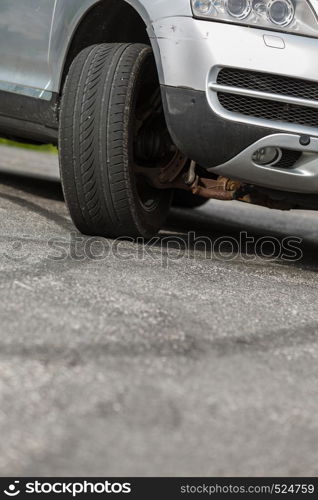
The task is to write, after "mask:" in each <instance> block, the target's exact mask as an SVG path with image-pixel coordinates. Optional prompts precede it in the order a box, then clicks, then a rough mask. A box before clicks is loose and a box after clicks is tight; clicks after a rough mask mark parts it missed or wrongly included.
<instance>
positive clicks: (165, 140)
mask: <svg viewBox="0 0 318 500" xmlns="http://www.w3.org/2000/svg"><path fill="white" fill-rule="evenodd" d="M133 136H134V140H133V165H134V176H135V183H136V190H137V195H138V198H139V203H140V204H141V205H142V207H143V209H144V210H146V211H148V212H151V211H154V210H156V208H157V207H158V205H159V203H160V200H161V199H162V196H163V195H164V194H165V193H164V191H162V190H160V189H157V188H154V187H153V186H151V184H150V183H149V180H148V179H147V178H146V177H145V176H143V175H141V174H140V173H138V172H137V169H138V168H140V167H142V168H158V167H159V168H164V167H165V166H166V165H168V164H169V163H170V162H171V159H172V158H173V157H174V155H175V154H176V152H177V148H176V147H175V146H174V144H173V142H172V139H171V137H170V134H169V132H168V129H167V125H166V121H165V116H164V110H163V106H162V101H161V91H160V85H159V81H158V78H157V76H156V68H155V63H154V60H153V56H152V55H151V57H150V56H149V57H148V59H147V61H145V63H144V65H143V67H142V69H141V71H140V75H139V79H138V84H137V92H136V99H135V106H134V116H133Z"/></svg>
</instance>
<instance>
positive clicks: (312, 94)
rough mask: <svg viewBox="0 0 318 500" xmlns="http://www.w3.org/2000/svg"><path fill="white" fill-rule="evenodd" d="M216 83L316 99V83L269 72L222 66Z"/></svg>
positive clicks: (317, 88)
mask: <svg viewBox="0 0 318 500" xmlns="http://www.w3.org/2000/svg"><path fill="white" fill-rule="evenodd" d="M217 83H219V84H221V85H228V86H232V87H239V88H245V89H250V90H258V91H260V92H272V93H273V94H279V95H285V96H291V97H301V98H302V99H312V100H318V84H317V83H315V82H310V81H308V80H299V79H296V78H289V77H286V76H279V75H272V74H270V73H257V72H253V71H244V70H239V69H232V68H224V69H222V70H221V71H220V72H219V74H218V78H217Z"/></svg>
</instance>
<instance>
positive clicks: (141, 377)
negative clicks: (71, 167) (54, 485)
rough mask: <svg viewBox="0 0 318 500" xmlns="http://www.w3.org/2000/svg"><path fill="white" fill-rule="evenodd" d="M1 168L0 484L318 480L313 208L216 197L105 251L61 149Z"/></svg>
mask: <svg viewBox="0 0 318 500" xmlns="http://www.w3.org/2000/svg"><path fill="white" fill-rule="evenodd" d="M0 167H1V170H2V173H1V174H0V215H1V219H0V220H1V231H0V270H1V301H0V310H1V313H0V314H1V316H0V321H1V323H0V435H1V439H0V475H23V476H31V475H40V476H44V475H47V476H50V475H53V476H67V475H75V476H81V475H84V476H98V475H101V476H105V475H107V476H125V475H126V476H127V475H128V476H136V475H146V476H149V475H155V476H161V475H168V476H171V475H172V476H174V475H182V476H187V475H191V476H192V475H199V476H229V475H234V476H236V475H239V476H240V475H242V476H259V475H261V476H263V475H269V476H285V475H287V476H289V475H293V476H294V475H296V476H298V475H304V476H311V475H316V476H317V475H318V416H317V415H318V383H317V382H318V300H317V298H318V280H317V268H318V256H317V258H316V246H317V244H318V214H317V215H316V214H315V213H313V212H305V211H301V212H295V211H293V212H278V211H271V210H267V209H263V208H259V207H256V208H255V207H250V206H248V205H243V204H238V203H227V204H224V203H221V202H209V203H208V205H206V206H205V207H204V208H201V209H197V210H195V211H180V210H174V211H173V212H172V214H171V217H170V219H169V221H168V223H167V229H166V230H165V231H164V232H163V233H162V235H161V238H160V240H159V241H157V242H156V243H155V244H154V245H153V246H152V247H150V248H147V249H146V250H145V248H144V247H143V246H142V245H141V244H136V243H132V242H127V243H125V242H121V243H118V244H117V245H114V244H113V245H111V242H110V241H107V240H102V239H98V240H92V239H89V238H80V237H79V235H77V233H75V232H74V228H73V226H72V223H71V221H70V219H69V216H68V213H67V211H66V208H65V205H64V203H63V199H62V193H61V188H60V186H59V184H58V182H57V181H56V180H54V179H56V178H57V175H58V174H57V164H56V158H55V156H54V155H47V154H40V153H30V152H25V151H22V150H15V149H8V148H6V147H2V148H1V149H0ZM5 170H9V171H11V172H12V171H15V172H18V171H20V172H27V171H28V172H32V174H33V175H42V174H43V175H44V176H47V178H48V179H50V180H43V179H42V180H41V179H35V178H32V177H26V176H21V175H20V176H19V175H9V174H7V173H5ZM233 227H236V230H234V229H233ZM240 231H243V232H244V231H247V233H248V236H249V237H250V238H253V239H254V244H252V243H250V244H249V247H248V248H246V249H245V248H243V249H242V248H241V251H239V250H238V248H236V245H235V241H238V240H239V232H240ZM189 232H194V233H195V235H196V236H200V237H205V238H206V240H201V244H199V243H198V242H197V241H196V242H195V243H194V242H193V241H188V233H189ZM221 236H223V237H224V236H226V237H227V240H226V241H225V242H224V240H219V238H220V237H221ZM273 236H275V238H276V239H277V241H278V244H281V245H283V244H284V245H285V244H286V241H287V240H285V238H287V237H290V236H293V237H298V238H303V239H304V242H303V243H300V242H299V241H298V243H297V245H298V253H297V252H296V254H297V256H298V257H300V255H299V249H301V252H304V256H303V257H302V258H300V260H298V261H295V260H290V257H291V252H290V251H289V252H287V254H286V255H287V257H288V258H286V255H285V252H279V250H277V247H276V252H277V257H275V258H272V259H268V258H267V259H266V258H265V257H264V256H262V255H261V251H262V250H263V252H267V254H268V255H269V254H270V251H271V245H272V243H270V241H273V240H270V241H269V242H268V244H267V245H262V244H260V243H259V240H258V238H259V237H263V238H264V237H265V238H266V239H268V238H269V237H273ZM207 238H209V239H207ZM229 238H232V239H229ZM233 238H234V239H233ZM211 241H212V244H213V245H215V247H214V252H210V251H209V248H210V247H209V246H208V243H209V242H211ZM220 241H222V242H223V243H222V244H220ZM257 241H258V243H257V244H256V242H257ZM261 241H263V240H261ZM182 242H183V243H182ZM204 242H205V243H206V246H205V245H204ZM284 242H285V243H284ZM209 244H210V243H209ZM293 245H294V246H295V243H293ZM206 248H207V251H205V249H206ZM143 250H144V251H143ZM279 253H280V257H278V255H279ZM283 257H284V258H283Z"/></svg>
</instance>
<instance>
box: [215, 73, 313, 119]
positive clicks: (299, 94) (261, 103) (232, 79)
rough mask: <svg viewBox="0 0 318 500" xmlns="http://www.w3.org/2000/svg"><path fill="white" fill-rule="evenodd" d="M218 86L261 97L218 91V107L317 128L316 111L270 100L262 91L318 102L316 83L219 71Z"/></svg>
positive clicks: (266, 74)
mask: <svg viewBox="0 0 318 500" xmlns="http://www.w3.org/2000/svg"><path fill="white" fill-rule="evenodd" d="M217 84H219V85H225V86H231V87H236V88H238V89H239V88H242V89H243V88H244V89H248V90H253V91H257V92H259V93H260V97H249V96H245V95H244V96H243V95H236V94H231V93H230V92H231V90H230V89H229V93H225V92H218V98H219V101H220V103H221V105H222V106H223V107H224V108H225V109H226V110H228V111H231V112H234V113H239V114H242V115H245V116H251V117H255V118H262V119H264V120H270V121H276V122H286V123H293V124H296V125H303V126H308V127H318V109H317V108H312V107H308V106H302V105H296V104H292V103H283V102H280V101H277V102H276V101H271V100H268V99H266V98H262V95H261V94H262V92H268V93H271V94H277V95H284V96H286V97H296V98H302V99H309V100H314V101H317V102H318V84H316V83H314V82H310V81H307V80H299V79H294V78H289V77H284V76H279V75H272V74H269V73H259V72H252V71H244V70H238V69H232V68H224V69H222V70H221V71H220V72H219V74H218V77H217Z"/></svg>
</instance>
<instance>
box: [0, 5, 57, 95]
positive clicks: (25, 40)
mask: <svg viewBox="0 0 318 500" xmlns="http://www.w3.org/2000/svg"><path fill="white" fill-rule="evenodd" d="M56 2H57V0H0V90H4V91H11V92H16V93H20V94H24V95H30V96H34V97H40V96H41V97H43V89H46V88H48V87H49V85H50V81H51V71H50V65H49V57H48V54H49V47H50V37H51V28H52V20H53V16H54V11H55V5H56ZM41 92H42V95H41Z"/></svg>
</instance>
